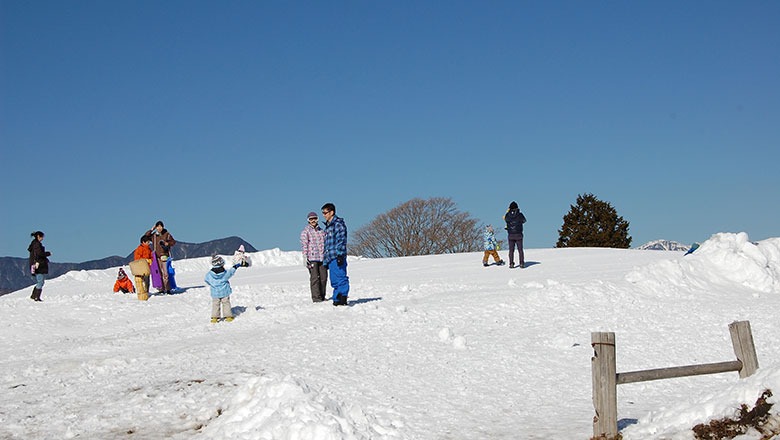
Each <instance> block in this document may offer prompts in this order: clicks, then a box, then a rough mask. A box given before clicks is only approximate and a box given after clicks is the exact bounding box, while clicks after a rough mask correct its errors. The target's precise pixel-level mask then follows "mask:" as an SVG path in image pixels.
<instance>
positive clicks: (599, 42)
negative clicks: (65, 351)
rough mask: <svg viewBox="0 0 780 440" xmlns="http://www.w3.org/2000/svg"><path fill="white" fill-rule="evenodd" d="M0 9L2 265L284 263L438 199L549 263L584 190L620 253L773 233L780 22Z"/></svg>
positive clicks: (539, 7)
mask: <svg viewBox="0 0 780 440" xmlns="http://www.w3.org/2000/svg"><path fill="white" fill-rule="evenodd" d="M0 5H1V6H0V57H1V58H0V93H1V94H0V157H2V162H1V163H2V165H0V167H1V169H2V172H1V173H0V202H1V204H2V212H0V255H8V256H26V255H27V252H26V249H27V245H28V243H29V240H30V238H29V233H30V232H32V231H33V230H38V229H40V230H43V231H44V232H46V234H47V237H46V242H45V244H46V246H47V248H48V249H49V250H51V251H52V252H53V253H54V256H53V260H54V261H60V262H62V261H82V260H87V259H96V258H102V257H105V256H109V255H117V254H118V255H127V254H129V253H130V252H131V251H132V250H133V249H134V248H135V246H136V245H137V243H138V238H139V237H140V235H141V234H142V233H143V232H144V231H145V230H146V229H148V228H149V227H150V226H151V225H152V224H153V223H154V222H155V221H156V220H158V219H162V220H163V221H165V223H166V226H167V227H168V228H169V229H170V231H171V232H172V234H173V235H174V237H176V238H177V239H179V240H183V241H189V242H200V241H206V240H211V239H215V238H220V237H225V236H230V235H239V236H241V237H243V238H245V239H246V240H248V241H249V242H250V243H252V244H253V245H254V246H256V247H258V248H261V249H266V248H272V247H281V248H282V249H289V250H292V249H297V248H298V247H299V244H298V235H299V232H300V230H301V229H302V228H303V226H304V224H305V219H304V217H305V215H306V213H307V212H309V211H313V210H314V211H317V210H318V209H319V207H320V206H322V204H323V203H325V202H333V203H335V204H336V206H337V210H338V214H339V215H341V216H342V217H344V218H345V220H346V221H347V225H348V227H349V228H350V229H351V230H355V229H357V228H358V227H360V226H362V225H364V224H365V223H367V222H369V221H371V220H372V219H373V218H374V217H375V216H376V215H377V214H379V213H381V212H385V211H387V210H389V209H391V208H392V207H394V206H396V205H397V204H399V203H401V202H404V201H406V200H409V199H411V198H414V197H421V198H428V197H432V196H445V197H451V198H452V199H453V200H454V201H455V202H456V203H457V204H458V206H459V208H460V209H462V210H465V211H469V212H470V213H471V214H472V215H474V216H475V217H477V218H479V219H480V220H481V221H483V222H485V223H492V224H494V225H500V224H501V216H502V215H503V213H504V211H505V209H506V207H507V205H508V204H509V202H511V201H512V200H516V201H517V202H518V204H519V205H520V208H521V209H522V210H523V212H524V213H525V214H526V217H527V218H528V223H527V224H526V234H525V235H526V239H525V247H526V248H543V247H552V246H554V244H555V242H556V240H557V237H558V233H557V230H558V229H559V228H560V227H561V224H562V221H563V220H562V219H563V216H564V215H565V214H566V213H567V212H568V210H569V206H570V205H571V204H573V203H574V202H575V200H576V198H577V195H578V194H582V193H586V192H589V193H593V194H595V195H596V196H597V197H599V198H600V199H602V200H606V201H609V202H611V203H612V204H613V206H614V207H615V208H616V209H617V210H618V213H619V214H620V215H622V216H623V217H624V218H625V219H626V220H628V221H629V222H630V233H631V235H632V236H633V238H634V241H633V245H640V244H643V243H645V242H647V241H650V240H654V239H659V238H666V239H670V240H677V241H681V242H684V243H691V242H693V241H703V240H705V239H707V238H709V236H710V235H711V234H713V233H716V232H740V231H746V232H748V233H749V234H750V237H751V238H752V239H754V240H760V239H764V238H768V237H774V236H780V233H778V220H777V219H778V218H780V193H779V192H780V178H779V177H778V174H780V173H778V164H780V160H779V159H780V148H778V147H780V82H779V81H778V78H780V51H778V47H780V31H779V30H778V27H777V23H778V22H780V2H776V1H766V2H718V1H694V2H658V1H654V2H642V3H640V2H614V1H602V2H580V1H571V2H523V1H507V2H498V1H496V2H489V3H485V2H459V1H456V2H419V1H414V2H413V1H393V2H358V1H350V2H315V1H307V2H272V1H246V2H243V1H230V2H208V1H202V2H186V1H166V2H156V1H154V2H153V1H148V2H146V1H132V2H103V1H78V2H60V1H45V2H44V1H32V2H21V1H7V0H2V1H0Z"/></svg>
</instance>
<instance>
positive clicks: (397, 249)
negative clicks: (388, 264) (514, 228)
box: [350, 197, 482, 258]
mask: <svg viewBox="0 0 780 440" xmlns="http://www.w3.org/2000/svg"><path fill="white" fill-rule="evenodd" d="M481 249H482V225H480V224H479V222H478V220H476V219H474V218H472V217H471V214H470V213H468V212H463V211H459V210H458V209H457V207H456V206H455V202H453V201H452V199H450V198H444V197H433V198H430V199H428V200H422V199H412V200H409V201H408V202H404V203H402V204H400V205H398V206H396V207H395V208H393V209H391V210H390V211H387V212H385V213H383V214H379V215H378V216H376V218H375V219H374V220H373V221H371V222H370V223H368V224H367V225H365V226H363V227H361V228H360V229H358V230H357V231H356V232H355V233H353V234H352V240H351V245H350V253H351V254H355V255H363V256H366V257H370V258H382V257H404V256H410V255H430V254H448V253H458V252H473V251H479V250H481Z"/></svg>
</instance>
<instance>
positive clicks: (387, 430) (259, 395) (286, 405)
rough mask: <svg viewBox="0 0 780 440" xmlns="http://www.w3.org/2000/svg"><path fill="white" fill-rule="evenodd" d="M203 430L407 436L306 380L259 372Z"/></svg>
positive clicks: (215, 434)
mask: <svg viewBox="0 0 780 440" xmlns="http://www.w3.org/2000/svg"><path fill="white" fill-rule="evenodd" d="M203 433H204V434H205V435H206V436H207V437H209V438H231V439H247V440H253V439H269V440H270V439H274V440H275V439H279V440H281V439H289V440H297V439H317V440H341V439H344V440H361V439H395V438H401V437H400V436H399V435H398V432H397V431H396V429H395V428H394V427H393V424H392V421H390V422H388V421H387V420H382V419H379V418H377V417H374V416H372V415H370V414H367V413H366V412H365V411H364V410H363V409H362V408H361V407H359V406H358V405H354V404H346V403H344V402H342V401H340V400H339V399H338V398H336V397H335V396H333V395H330V394H329V393H327V392H326V391H324V390H322V389H319V388H317V387H312V386H309V385H308V384H307V383H306V382H305V381H304V380H302V379H299V378H294V377H292V376H285V377H283V378H275V377H268V376H263V377H254V378H251V379H249V380H248V381H247V383H246V384H244V385H243V386H242V387H240V388H239V389H238V391H236V393H235V394H234V395H233V397H232V398H231V399H230V400H229V402H228V403H227V404H226V405H224V410H223V412H222V414H221V415H220V416H219V417H218V418H217V419H216V420H214V421H213V422H211V423H210V424H209V425H208V426H207V427H206V428H204V429H203Z"/></svg>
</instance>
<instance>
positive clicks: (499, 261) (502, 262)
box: [496, 260, 506, 266]
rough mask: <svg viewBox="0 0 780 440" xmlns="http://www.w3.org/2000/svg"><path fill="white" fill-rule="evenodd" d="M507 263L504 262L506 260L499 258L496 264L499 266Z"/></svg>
mask: <svg viewBox="0 0 780 440" xmlns="http://www.w3.org/2000/svg"><path fill="white" fill-rule="evenodd" d="M505 264H506V263H504V260H498V261H497V262H496V265H497V266H503V265H505Z"/></svg>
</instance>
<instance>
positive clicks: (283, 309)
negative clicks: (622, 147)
mask: <svg viewBox="0 0 780 440" xmlns="http://www.w3.org/2000/svg"><path fill="white" fill-rule="evenodd" d="M252 257H253V260H254V263H255V264H254V265H253V266H252V267H250V268H246V269H243V268H242V269H239V271H238V273H237V274H236V275H235V276H234V277H233V279H232V280H231V283H232V285H233V295H232V296H231V299H232V303H233V308H234V313H235V314H236V315H237V319H236V321H234V322H232V323H226V322H221V323H218V324H210V323H209V313H210V297H209V293H208V290H207V288H206V287H205V286H204V283H203V276H204V274H205V272H206V271H207V270H208V268H209V262H208V259H207V258H199V259H191V260H179V261H177V262H176V263H175V264H176V269H177V277H178V278H177V281H178V283H179V285H180V286H183V287H184V288H185V290H184V291H183V293H180V294H177V295H170V296H153V297H152V298H151V299H150V300H149V301H148V302H139V301H137V300H136V299H134V296H132V295H121V294H119V295H115V294H112V293H110V290H111V285H112V284H113V280H114V277H115V273H116V269H115V268H113V269H106V270H96V271H83V272H71V273H69V274H66V275H64V276H62V277H60V278H58V279H56V280H52V281H51V282H48V283H47V285H46V287H45V289H44V294H43V299H44V302H43V303H40V304H36V303H33V302H32V301H30V300H29V299H28V298H27V297H26V296H27V293H26V292H25V291H20V292H16V293H12V294H10V295H6V296H4V297H2V298H0V313H2V315H3V316H5V317H6V319H4V320H2V321H0V328H1V329H2V331H0V387H1V388H2V389H3V390H4V399H2V400H0V438H13V439H16V438H19V439H21V438H76V437H80V438H101V439H111V438H125V439H126V438H144V439H148V438H160V439H162V438H176V439H185V438H209V439H211V438H214V439H219V438H274V439H292V438H300V439H341V438H344V439H445V438H446V439H475V438H480V439H542V438H544V439H567V440H568V439H584V438H588V437H590V435H591V419H592V417H593V406H592V402H591V383H590V382H591V371H590V358H591V356H592V350H591V347H590V332H592V331H615V332H616V335H617V344H618V346H617V353H618V358H617V361H618V371H628V370H637V369H645V368H657V367H665V366H674V365H687V364H693V363H706V362H720V361H725V360H731V359H733V357H734V354H733V352H732V349H731V343H730V339H729V333H728V328H727V326H728V324H729V323H730V322H732V321H735V320H750V322H751V324H752V326H753V336H754V339H755V342H756V347H757V351H758V356H759V362H760V364H761V369H760V370H759V373H758V374H757V375H756V376H754V377H752V378H748V379H745V380H739V379H738V376H737V375H736V374H734V373H732V374H721V375H712V376H701V377H693V378H685V379H675V380H666V381H658V382H648V383H643V384H631V385H621V387H620V388H619V390H618V411H619V418H620V419H621V420H622V422H621V426H622V427H625V429H624V430H623V435H624V438H625V439H628V440H631V439H648V438H670V439H684V438H685V439H687V438H692V436H691V434H690V428H692V427H693V425H694V424H696V423H701V422H704V421H706V420H708V419H709V418H713V417H722V416H723V415H727V414H730V413H731V412H733V411H734V410H735V409H736V408H738V406H739V404H740V403H743V402H745V403H752V402H754V401H755V400H756V398H757V397H758V395H760V393H761V391H763V389H764V388H767V387H769V388H775V390H776V393H775V395H780V353H778V350H777V348H776V347H777V346H778V343H780V321H778V319H777V312H776V311H777V310H778V309H780V285H778V283H777V280H778V279H780V271H779V270H778V269H780V240H779V239H771V240H765V241H763V242H761V243H759V245H758V246H756V245H753V244H752V243H750V242H749V240H747V236H744V237H743V236H742V235H739V234H737V235H735V234H721V235H717V236H714V237H713V238H712V239H711V240H710V241H709V242H707V243H705V244H703V245H702V247H701V248H700V249H699V250H698V251H697V252H696V253H694V254H691V255H689V256H686V257H682V255H679V254H673V253H666V252H655V251H637V250H616V249H544V250H534V249H530V250H528V251H527V252H526V261H527V263H528V267H527V268H526V269H512V270H510V269H508V268H507V267H506V266H503V267H496V266H491V267H487V268H483V267H482V266H481V254H457V255H441V256H422V257H408V258H395V259H382V260H367V259H353V258H350V260H349V265H350V266H349V275H350V279H351V285H352V292H351V294H350V302H351V305H350V307H344V308H335V307H332V306H331V305H329V304H328V303H322V304H312V303H311V302H310V299H309V298H310V296H309V292H308V274H307V273H306V270H305V268H304V267H303V265H302V260H301V255H300V253H298V252H281V251H279V250H271V251H263V252H257V253H254V254H252ZM746 272H747V273H749V274H750V277H745V276H742V275H741V274H744V273H746ZM759 274H763V275H766V277H763V278H762V277H760V276H759ZM757 277H758V278H757ZM20 347H23V350H22V349H20Z"/></svg>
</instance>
